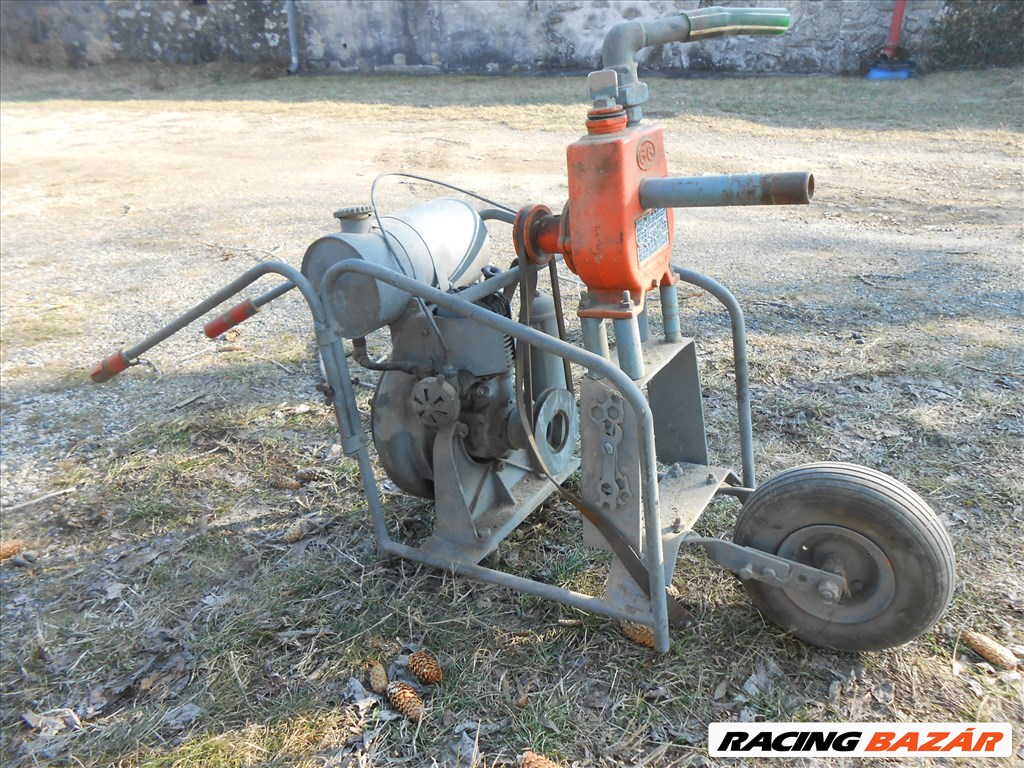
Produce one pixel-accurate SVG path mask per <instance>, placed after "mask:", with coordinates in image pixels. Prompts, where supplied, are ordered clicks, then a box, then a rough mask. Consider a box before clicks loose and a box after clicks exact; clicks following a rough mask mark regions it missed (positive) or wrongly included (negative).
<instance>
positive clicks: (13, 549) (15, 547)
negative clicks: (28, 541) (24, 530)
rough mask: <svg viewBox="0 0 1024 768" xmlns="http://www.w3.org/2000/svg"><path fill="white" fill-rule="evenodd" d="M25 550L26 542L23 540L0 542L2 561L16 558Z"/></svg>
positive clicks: (0, 558) (0, 557)
mask: <svg viewBox="0 0 1024 768" xmlns="http://www.w3.org/2000/svg"><path fill="white" fill-rule="evenodd" d="M24 548H25V542H24V541H22V540H21V539H8V540H7V541H3V542H0V560H6V559H7V558H8V557H14V556H15V555H16V554H18V553H19V552H21V550H23V549H24Z"/></svg>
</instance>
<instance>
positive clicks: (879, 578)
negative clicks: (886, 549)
mask: <svg viewBox="0 0 1024 768" xmlns="http://www.w3.org/2000/svg"><path fill="white" fill-rule="evenodd" d="M776 554H777V555H778V556H779V557H785V558H787V559H789V560H795V561H796V562H798V563H802V564H804V565H809V566H812V567H814V568H820V569H822V570H825V571H829V572H830V573H835V574H837V575H841V576H844V577H845V578H846V584H847V587H846V592H845V594H843V595H842V596H840V597H839V599H838V600H837V601H835V600H830V599H828V598H830V597H832V596H831V595H828V596H823V595H819V596H817V597H816V596H814V595H811V594H807V593H801V592H795V591H789V590H787V591H786V594H787V595H788V596H789V599H790V600H792V601H793V602H794V603H795V604H796V605H798V606H799V607H800V608H802V609H803V610H804V611H806V612H807V613H810V614H811V615H813V616H817V617H818V618H822V619H827V620H829V621H833V622H837V623H839V624H859V623H861V622H864V621H868V620H870V619H872V618H874V617H875V616H878V615H879V614H881V613H882V611H884V610H885V609H886V608H887V607H888V606H889V604H890V603H891V602H892V599H893V596H894V595H895V594H896V577H895V575H894V573H893V569H892V565H891V564H890V563H889V560H888V558H887V557H886V556H885V554H884V553H883V552H882V550H881V549H880V548H879V547H878V546H877V545H876V544H875V543H874V542H872V541H871V540H870V539H868V538H867V537H865V536H862V535H861V534H859V533H857V532H856V531H854V530H851V529H850V528H844V527H842V526H838V525H808V526H806V527H804V528H799V529H797V530H796V531H794V532H793V533H791V534H790V535H789V536H788V537H787V538H786V539H785V540H784V541H783V542H782V544H780V545H779V549H778V551H777V552H776Z"/></svg>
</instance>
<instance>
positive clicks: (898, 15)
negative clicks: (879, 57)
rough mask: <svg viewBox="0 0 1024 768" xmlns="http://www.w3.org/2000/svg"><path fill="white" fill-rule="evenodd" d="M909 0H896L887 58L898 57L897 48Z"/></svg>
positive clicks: (886, 46) (886, 44) (886, 49)
mask: <svg viewBox="0 0 1024 768" xmlns="http://www.w3.org/2000/svg"><path fill="white" fill-rule="evenodd" d="M906 5H907V0H896V4H895V5H894V6H893V9H892V24H890V25H889V39H888V40H886V42H885V51H883V55H884V56H885V57H886V58H887V59H895V58H896V48H897V46H899V44H900V27H902V26H903V10H904V8H905V7H906Z"/></svg>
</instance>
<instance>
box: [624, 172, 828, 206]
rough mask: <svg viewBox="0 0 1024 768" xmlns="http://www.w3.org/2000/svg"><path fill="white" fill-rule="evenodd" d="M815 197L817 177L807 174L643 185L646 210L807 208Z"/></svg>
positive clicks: (645, 182)
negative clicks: (719, 207) (752, 207)
mask: <svg viewBox="0 0 1024 768" xmlns="http://www.w3.org/2000/svg"><path fill="white" fill-rule="evenodd" d="M813 196H814V176H813V175H812V174H810V173H807V172H806V171H799V172H794V173H738V174H727V175H723V176H675V177H668V178H662V179H644V180H643V181H641V182H640V203H641V205H643V207H644V208H706V207H711V206H730V205H807V204H808V203H810V202H811V198H812V197H813Z"/></svg>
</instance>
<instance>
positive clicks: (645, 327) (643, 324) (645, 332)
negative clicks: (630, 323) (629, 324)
mask: <svg viewBox="0 0 1024 768" xmlns="http://www.w3.org/2000/svg"><path fill="white" fill-rule="evenodd" d="M650 306H651V304H650V302H649V301H645V302H644V308H643V309H642V310H640V314H639V315H637V316H636V324H637V328H638V329H639V331H640V341H641V342H644V341H647V339H648V338H649V337H650V335H651V326H650V323H649V322H648V317H647V308H648V307H650Z"/></svg>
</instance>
